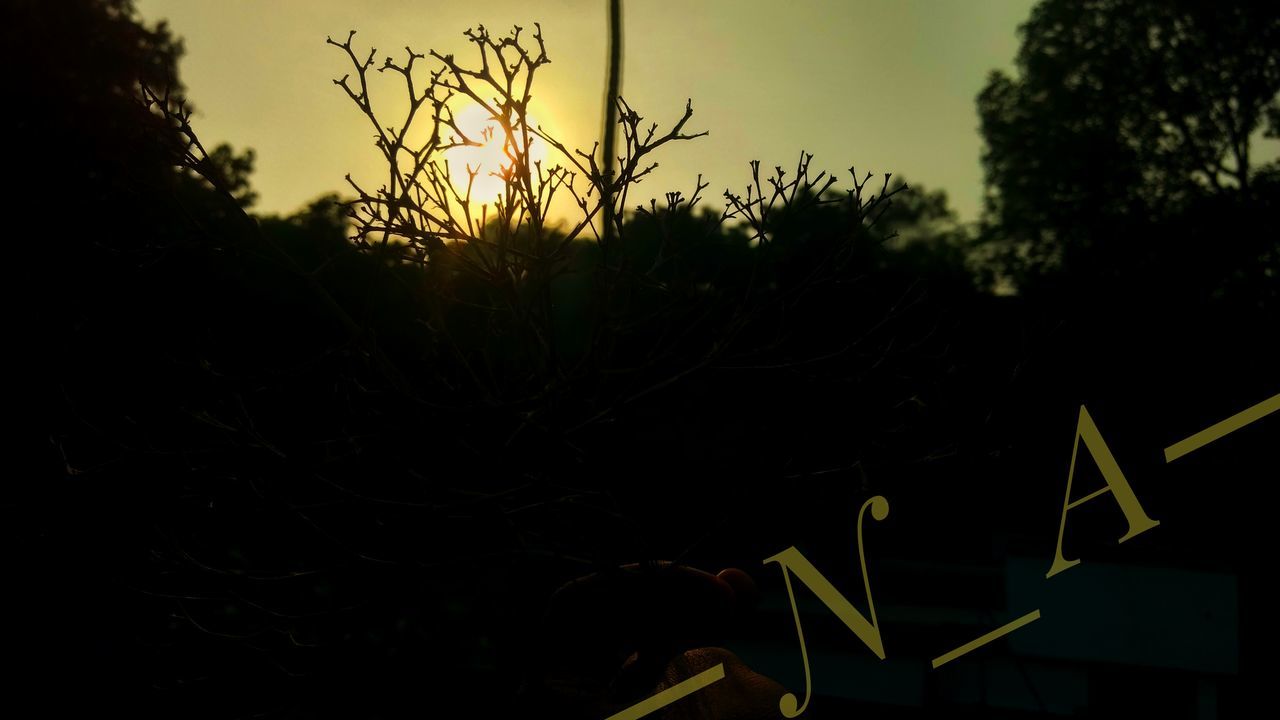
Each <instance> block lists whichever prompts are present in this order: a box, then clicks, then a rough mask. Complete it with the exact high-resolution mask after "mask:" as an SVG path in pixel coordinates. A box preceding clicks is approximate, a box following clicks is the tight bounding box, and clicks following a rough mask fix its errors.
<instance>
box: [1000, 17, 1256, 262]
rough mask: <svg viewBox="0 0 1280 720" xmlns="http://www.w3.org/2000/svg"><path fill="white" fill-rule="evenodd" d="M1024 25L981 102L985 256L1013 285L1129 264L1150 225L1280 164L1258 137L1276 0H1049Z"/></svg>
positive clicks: (1249, 186)
mask: <svg viewBox="0 0 1280 720" xmlns="http://www.w3.org/2000/svg"><path fill="white" fill-rule="evenodd" d="M1020 32H1021V36H1022V46H1021V49H1020V50H1019V53H1018V57H1017V67H1018V72H1017V74H1016V75H1015V76H1010V75H1007V74H1005V73H1004V72H1000V71H996V72H993V73H992V74H991V76H990V78H989V80H988V82H987V85H986V87H985V88H984V89H983V91H982V93H981V94H980V96H979V98H978V110H979V114H980V116H981V123H982V133H983V135H984V137H985V139H986V150H985V152H984V155H983V163H984V166H985V168H986V182H987V189H988V194H987V204H986V222H987V223H988V232H987V238H988V240H989V241H990V245H989V247H988V248H987V249H988V251H989V252H991V253H992V254H993V256H994V265H995V267H996V268H998V270H999V271H1000V272H1002V273H1004V274H1006V275H1007V276H1009V277H1011V278H1012V279H1013V280H1015V281H1016V282H1017V283H1019V284H1022V285H1025V284H1026V283H1027V282H1029V281H1031V280H1032V279H1033V278H1034V277H1036V276H1041V275H1044V274H1046V273H1053V272H1056V271H1065V272H1077V273H1092V272H1094V271H1102V270H1103V269H1104V268H1105V269H1115V268H1120V267H1131V266H1132V261H1133V256H1137V257H1142V256H1145V255H1146V254H1148V253H1149V251H1150V249H1151V248H1145V249H1144V248H1143V245H1144V243H1143V242H1142V241H1141V236H1142V235H1143V234H1144V228H1146V227H1148V226H1149V225H1150V223H1152V222H1153V221H1157V220H1162V219H1168V218H1172V217H1174V216H1176V215H1179V214H1182V213H1187V212H1191V211H1193V208H1195V207H1196V204H1197V203H1199V202H1201V201H1202V200H1204V199H1205V198H1208V197H1218V198H1222V197H1226V196H1232V197H1236V198H1237V200H1250V199H1252V198H1254V197H1255V194H1254V193H1253V191H1254V190H1255V188H1254V184H1255V183H1254V180H1255V178H1256V177H1257V176H1258V175H1259V174H1263V173H1268V172H1273V170H1271V169H1268V168H1266V167H1261V166H1259V165H1258V164H1257V163H1256V162H1254V160H1253V159H1252V158H1253V155H1252V154H1251V143H1250V140H1251V138H1252V136H1254V134H1255V133H1256V132H1257V131H1259V130H1260V129H1262V128H1263V124H1264V122H1266V120H1267V118H1268V116H1270V117H1271V118H1273V120H1272V125H1273V126H1274V117H1275V114H1276V112H1277V109H1276V108H1277V100H1276V98H1277V91H1278V90H1280V51H1277V48H1280V11H1278V10H1277V8H1276V6H1275V5H1274V4H1273V3H1262V2H1226V3H1200V2H1191V1H1188V0H1175V1H1172V2H1142V1H1138V0H1087V1H1084V2H1080V1H1077V0H1045V1H1044V2H1042V3H1040V4H1039V5H1037V6H1036V8H1035V9H1034V11H1033V12H1032V15H1031V17H1030V19H1029V20H1028V21H1027V22H1026V23H1025V24H1024V25H1023V26H1022V27H1021V29H1020ZM1215 202H1221V200H1220V199H1219V200H1218V201H1215ZM1095 251H1100V252H1101V254H1099V253H1098V252H1095ZM1126 254H1127V255H1130V259H1129V260H1125V259H1124V256H1125V255H1126ZM1250 258H1251V259H1253V260H1256V258H1257V255H1256V254H1254V255H1252V256H1250Z"/></svg>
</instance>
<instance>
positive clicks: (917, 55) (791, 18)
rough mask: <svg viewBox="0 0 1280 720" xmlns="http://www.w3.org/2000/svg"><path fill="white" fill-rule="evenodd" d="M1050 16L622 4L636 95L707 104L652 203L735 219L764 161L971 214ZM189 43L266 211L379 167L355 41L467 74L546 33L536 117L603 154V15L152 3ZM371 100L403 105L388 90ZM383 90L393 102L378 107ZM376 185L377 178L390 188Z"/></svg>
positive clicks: (877, 0)
mask: <svg viewBox="0 0 1280 720" xmlns="http://www.w3.org/2000/svg"><path fill="white" fill-rule="evenodd" d="M1033 4H1034V3H1033V0H985V1H983V2H959V1H947V0H901V1H897V2H890V1H889V0H829V1H826V2H818V1H816V0H798V1H796V2H789V3H784V2H776V1H773V0H764V1H755V0H703V1H699V2H689V1H688V0H684V1H670V0H641V1H637V0H631V2H624V3H623V5H624V7H625V9H624V22H625V25H624V32H625V42H624V69H623V79H622V94H623V96H624V97H626V98H627V100H628V101H629V102H630V103H631V105H632V106H633V107H634V108H636V109H637V111H639V112H640V114H641V115H644V116H645V117H646V118H647V119H649V120H656V121H658V122H659V123H660V124H661V126H662V127H666V126H667V125H669V124H670V123H671V122H673V121H674V120H676V119H678V118H679V117H680V114H681V112H682V110H683V108H684V102H685V99H686V98H692V99H693V107H694V117H693V119H692V120H691V121H690V123H689V125H688V129H690V130H699V131H700V130H709V131H710V136H709V137H705V138H700V139H698V140H695V141H693V142H691V143H686V144H683V145H676V146H668V147H666V148H663V149H662V150H661V151H659V155H658V157H657V158H656V159H657V160H658V162H659V163H661V168H660V169H659V171H657V172H655V173H654V175H653V176H652V177H651V178H649V179H646V180H645V182H644V183H643V184H642V185H641V187H640V188H639V189H640V190H641V194H642V195H643V196H644V198H646V199H647V198H648V197H650V196H661V194H662V193H663V192H665V191H667V190H671V189H678V190H682V191H684V192H686V194H687V193H688V191H689V190H691V189H692V186H693V182H694V178H695V177H696V176H697V174H698V173H699V172H701V173H703V174H704V177H705V178H706V179H708V180H709V181H710V182H711V187H710V188H708V191H707V193H706V196H707V199H708V201H709V202H711V203H714V204H715V205H716V206H718V205H719V204H720V203H721V202H722V201H721V200H720V195H721V193H722V192H723V190H724V188H725V187H726V186H733V187H735V188H740V187H741V186H742V185H744V183H745V182H746V180H747V178H748V167H747V162H748V161H749V160H752V159H760V160H761V161H762V163H763V164H764V166H765V167H772V166H773V165H776V164H782V165H784V166H787V165H789V164H790V165H794V163H795V159H796V156H797V154H798V153H799V151H800V150H801V149H805V150H807V151H809V152H812V153H813V154H814V168H815V169H827V170H833V171H839V172H841V173H842V178H841V179H842V182H844V181H847V178H848V174H847V172H846V170H847V168H848V167H849V166H850V165H855V166H856V167H857V168H858V170H859V172H863V171H872V172H876V173H882V172H893V173H895V174H897V175H901V176H903V177H905V178H907V179H908V180H909V181H912V182H915V183H919V184H923V185H925V186H928V187H931V188H933V187H936V188H942V189H945V190H946V191H947V192H948V194H949V195H950V196H951V200H952V204H953V206H954V207H955V208H956V209H957V210H958V211H959V212H960V215H961V217H962V218H965V219H973V218H974V217H976V215H977V212H978V208H979V205H980V199H981V190H982V182H981V181H982V172H981V166H980V163H979V154H980V152H981V139H980V137H979V135H978V132H977V124H978V119H977V114H976V112H975V108H974V98H975V96H976V95H977V93H978V91H979V90H980V89H981V87H982V85H983V84H984V81H985V78H986V75H987V73H988V72H989V71H990V70H992V69H994V68H1008V67H1011V65H1012V59H1013V57H1014V54H1015V53H1016V51H1017V35H1016V28H1017V26H1018V24H1019V23H1020V22H1022V21H1023V20H1024V19H1025V18H1026V16H1027V14H1028V12H1029V10H1030V8H1031V6H1032V5H1033ZM137 6H138V9H139V11H140V12H141V13H142V15H143V17H144V18H146V19H147V20H148V21H151V22H154V21H157V20H160V19H168V20H169V21H170V23H171V25H172V26H173V28H174V31H175V32H176V34H178V35H180V36H181V37H183V38H184V39H185V41H186V48H187V54H186V56H185V58H184V59H183V61H182V66H181V71H182V75H183V79H184V81H185V82H186V84H187V86H188V88H189V91H190V96H191V99H192V101H193V104H194V105H195V107H196V109H197V115H196V129H197V131H198V132H200V133H201V135H202V139H203V140H204V141H205V144H206V146H211V145H213V144H216V143H219V142H230V143H232V144H233V145H234V146H236V147H237V148H243V147H252V148H254V149H255V150H257V153H258V162H257V170H256V172H255V176H254V185H255V186H256V188H257V189H258V191H259V193H260V194H261V199H260V201H259V205H258V207H257V209H258V210H259V211H262V212H289V211H292V210H294V209H297V208H298V207H300V206H301V205H302V204H303V203H305V202H307V201H308V200H310V199H312V198H314V197H316V196H318V195H320V194H322V193H325V192H329V191H334V190H338V191H341V190H343V189H345V184H344V181H343V179H342V178H343V175H344V174H346V173H347V172H351V173H352V174H353V175H354V176H355V177H357V178H358V179H359V178H366V179H372V178H373V177H376V176H377V175H376V173H377V172H378V171H379V169H380V164H379V156H378V154H377V151H376V149H375V148H374V147H373V144H372V132H371V130H370V128H369V126H368V121H367V120H366V119H365V118H364V117H363V116H361V115H360V114H359V112H358V111H357V110H356V109H355V107H354V106H353V105H352V104H351V103H350V101H349V100H348V99H347V98H346V97H345V96H344V95H343V93H342V91H341V90H340V89H338V88H337V87H335V86H334V85H333V84H332V82H331V80H332V79H333V78H337V77H341V76H342V75H343V74H345V73H346V72H347V71H348V68H347V65H346V64H345V63H346V61H345V58H344V57H343V55H342V53H341V52H340V51H339V50H337V49H336V48H333V47H329V46H327V45H326V44H325V42H324V41H325V37H326V36H327V35H332V36H333V37H334V38H335V39H341V38H344V37H345V36H346V34H347V31H348V30H351V29H355V30H357V31H358V33H357V35H356V39H355V42H356V45H357V46H358V47H359V48H366V50H367V48H368V47H369V45H371V44H372V45H374V46H376V47H377V48H378V50H379V51H378V62H379V63H380V62H381V59H382V58H383V57H385V56H386V55H387V54H394V55H397V56H398V57H402V56H403V52H404V50H403V48H404V46H405V45H406V44H408V45H410V46H412V47H413V49H414V50H415V51H417V52H425V51H426V50H427V49H431V48H433V49H436V50H439V51H440V52H442V53H455V54H457V55H458V56H459V58H460V59H468V58H470V54H469V53H470V51H471V49H472V48H471V46H469V45H468V43H467V42H466V40H465V39H464V38H463V36H462V31H463V30H465V29H466V28H468V27H471V26H474V25H476V24H477V23H483V24H485V25H486V26H488V27H490V28H491V29H492V30H493V31H494V32H495V34H497V33H500V32H505V31H507V30H508V29H510V26H511V25H513V24H519V25H522V26H524V27H526V28H527V29H529V30H530V31H531V30H532V26H533V23H534V22H535V21H536V22H540V23H542V28H543V33H544V36H545V38H546V43H547V52H548V55H549V57H550V58H551V60H552V62H551V64H550V65H548V66H547V67H545V68H543V69H542V70H541V71H540V73H542V74H541V75H540V76H539V78H538V80H537V81H536V82H535V93H534V95H535V103H534V106H533V112H534V114H535V115H536V116H537V118H538V120H539V121H540V122H542V123H543V124H544V125H546V126H548V127H550V128H552V129H553V130H554V131H555V132H557V133H558V134H559V135H560V137H561V138H562V139H563V140H565V141H566V143H567V144H569V145H570V146H571V147H578V146H585V147H590V145H591V142H592V141H593V140H594V139H595V138H596V137H598V134H599V130H600V124H601V99H602V97H603V90H604V62H605V55H606V41H605V36H604V30H605V22H606V18H605V3H604V1H603V0H546V1H545V2H537V3H532V2H528V1H527V0H526V1H524V2H516V1H513V0H487V1H486V2H483V3H459V2H432V1H431V0H220V1H219V2H216V3H215V2H206V1H204V0H137ZM374 90H375V94H374V102H375V103H377V102H378V101H379V100H380V99H381V100H383V101H384V102H386V103H388V106H387V107H389V108H395V107H396V106H397V103H400V104H402V103H403V98H402V97H401V95H402V91H401V92H400V93H397V91H396V88H395V87H392V86H387V87H375V88H374ZM379 90H384V91H385V92H383V93H381V94H379V93H378V91H379ZM374 184H375V185H376V182H375V183H374Z"/></svg>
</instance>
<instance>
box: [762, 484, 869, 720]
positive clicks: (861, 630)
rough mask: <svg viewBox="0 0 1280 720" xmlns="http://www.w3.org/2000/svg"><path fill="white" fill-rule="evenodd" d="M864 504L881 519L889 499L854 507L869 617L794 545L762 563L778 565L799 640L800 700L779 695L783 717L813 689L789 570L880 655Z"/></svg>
mask: <svg viewBox="0 0 1280 720" xmlns="http://www.w3.org/2000/svg"><path fill="white" fill-rule="evenodd" d="M868 508H870V509H871V516H872V517H874V518H875V519H876V520H884V519H885V518H886V517H888V515H889V501H888V500H885V499H884V498H883V497H881V496H879V495H876V496H875V497H873V498H871V499H869V500H867V501H866V502H865V503H863V504H862V509H861V510H859V511H858V523H857V534H858V560H859V562H860V563H861V565H862V585H863V588H864V589H865V590H866V593H867V609H868V610H869V611H870V613H871V620H870V621H868V620H867V619H866V618H865V617H863V615H862V613H860V612H858V609H857V608H855V607H854V606H853V603H851V602H849V600H848V599H847V598H845V596H844V595H841V594H840V591H839V590H837V589H836V588H835V586H834V585H832V584H831V581H829V580H827V579H826V578H825V577H823V575H822V573H821V572H818V569H817V568H816V567H814V566H813V563H811V562H809V559H808V558H806V557H805V556H804V555H801V554H800V551H799V550H797V549H796V548H795V547H789V548H787V549H786V550H783V551H782V552H780V553H778V554H777V555H774V556H773V557H770V558H765V563H766V564H768V563H774V562H776V563H778V565H780V566H781V567H782V579H783V581H784V582H785V583H786V586H787V595H788V596H790V598H791V613H792V615H793V616H794V617H795V621H796V635H797V636H798V638H799V640H800V657H801V659H802V660H803V661H804V701H803V702H799V701H797V699H796V696H795V695H794V694H793V693H787V694H786V695H783V696H782V698H781V700H780V701H779V702H778V709H779V710H781V711H782V714H783V716H784V717H788V718H794V717H797V716H798V715H800V714H801V713H803V712H804V710H805V708H806V707H807V706H808V705H809V698H810V696H811V695H812V693H813V679H812V676H811V675H810V673H809V652H808V650H807V649H806V648H805V644H804V629H803V628H802V627H801V626H800V609H799V608H798V607H797V606H796V593H795V590H794V589H793V588H792V587H791V576H792V575H793V574H794V575H795V576H796V579H798V580H799V581H800V582H802V583H804V585H805V587H808V588H809V589H810V590H812V591H813V594H814V595H817V596H818V599H819V600H821V601H822V602H823V604H825V605H826V606H827V608H828V609H830V610H831V611H832V612H834V613H835V614H836V617H838V618H840V619H841V620H843V621H844V624H845V626H846V627H848V628H849V629H850V630H852V631H853V634H854V635H856V636H857V637H858V639H859V640H861V641H862V642H863V643H864V644H865V645H866V646H867V647H868V648H870V649H871V652H873V653H875V654H876V657H878V658H880V659H881V660H883V659H884V642H883V641H882V640H881V639H880V626H879V624H878V623H877V622H876V605H875V602H873V601H872V599H871V580H870V579H869V578H868V577H867V556H866V553H865V552H863V547H862V517H863V515H865V514H866V512H867V509H868Z"/></svg>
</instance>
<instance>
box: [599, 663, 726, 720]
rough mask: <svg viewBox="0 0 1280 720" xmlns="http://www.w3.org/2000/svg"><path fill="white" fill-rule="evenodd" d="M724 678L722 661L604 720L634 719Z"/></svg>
mask: <svg viewBox="0 0 1280 720" xmlns="http://www.w3.org/2000/svg"><path fill="white" fill-rule="evenodd" d="M723 679H724V663H720V664H719V665H716V666H715V667H713V668H710V669H708V670H703V671H702V672H700V673H698V674H697V675H694V676H693V677H691V678H689V679H688V680H685V681H684V682H681V683H678V684H676V685H672V686H671V687H669V688H667V689H666V690H663V691H662V692H660V693H657V694H656V695H653V696H652V697H649V698H646V699H644V700H641V701H640V702H638V703H636V704H635V705H632V706H631V707H629V708H627V709H626V710H623V711H622V712H620V713H615V714H613V715H610V716H609V717H607V718H605V720H636V719H637V718H642V717H644V716H645V715H648V714H649V713H651V712H653V711H655V710H661V709H662V708H664V707H666V706H668V705H670V704H671V703H673V702H675V701H677V700H679V699H680V698H682V697H685V696H686V695H692V694H694V693H696V692H698V691H699V690H701V689H702V688H704V687H706V686H708V685H710V684H711V683H713V682H717V681H719V680H723Z"/></svg>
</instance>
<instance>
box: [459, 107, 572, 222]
mask: <svg viewBox="0 0 1280 720" xmlns="http://www.w3.org/2000/svg"><path fill="white" fill-rule="evenodd" d="M454 122H456V123H457V125H458V129H459V130H461V131H462V132H463V133H464V134H466V136H467V138H468V139H469V140H471V141H472V142H476V143H480V144H479V145H478V146H470V145H468V146H461V147H455V148H452V149H450V150H448V151H447V152H446V153H445V157H446V158H447V159H448V161H449V168H450V175H451V177H452V179H453V184H454V187H456V188H457V190H458V194H459V195H460V196H463V197H465V196H466V192H467V182H468V172H469V171H470V172H475V180H474V181H472V182H471V202H472V203H473V204H475V205H479V204H481V203H487V204H489V205H490V206H492V205H493V204H494V203H495V202H496V201H497V199H498V198H500V197H504V196H505V194H506V191H507V180H506V179H505V178H506V177H508V176H509V174H510V172H511V168H512V166H513V164H514V163H513V162H512V160H511V158H510V157H509V156H508V155H507V152H508V149H507V148H505V145H506V144H507V143H506V141H507V137H506V131H504V130H503V129H502V125H501V124H500V123H499V122H498V121H497V120H494V119H493V117H492V116H491V115H490V114H489V112H488V111H487V110H485V109H484V108H483V107H481V106H480V105H477V104H475V103H472V104H470V105H467V106H466V107H464V108H462V109H460V110H458V111H457V112H456V113H455V114H454ZM528 124H529V127H530V128H531V129H532V128H536V127H537V126H538V121H537V119H536V118H534V117H533V116H532V115H529V116H528ZM513 140H514V142H513V146H514V147H520V146H522V145H523V143H524V140H523V138H521V137H516V138H514V139H513ZM514 147H513V148H512V149H514ZM546 156H547V148H546V143H545V142H543V141H542V140H541V139H540V138H536V137H534V135H533V133H532V132H530V133H529V164H530V165H533V164H534V163H538V162H541V163H542V165H543V170H544V171H545V170H546V169H547V168H546ZM531 172H532V174H533V181H534V183H535V189H536V183H537V169H536V166H535V167H534V168H533V169H532V171H531Z"/></svg>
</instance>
